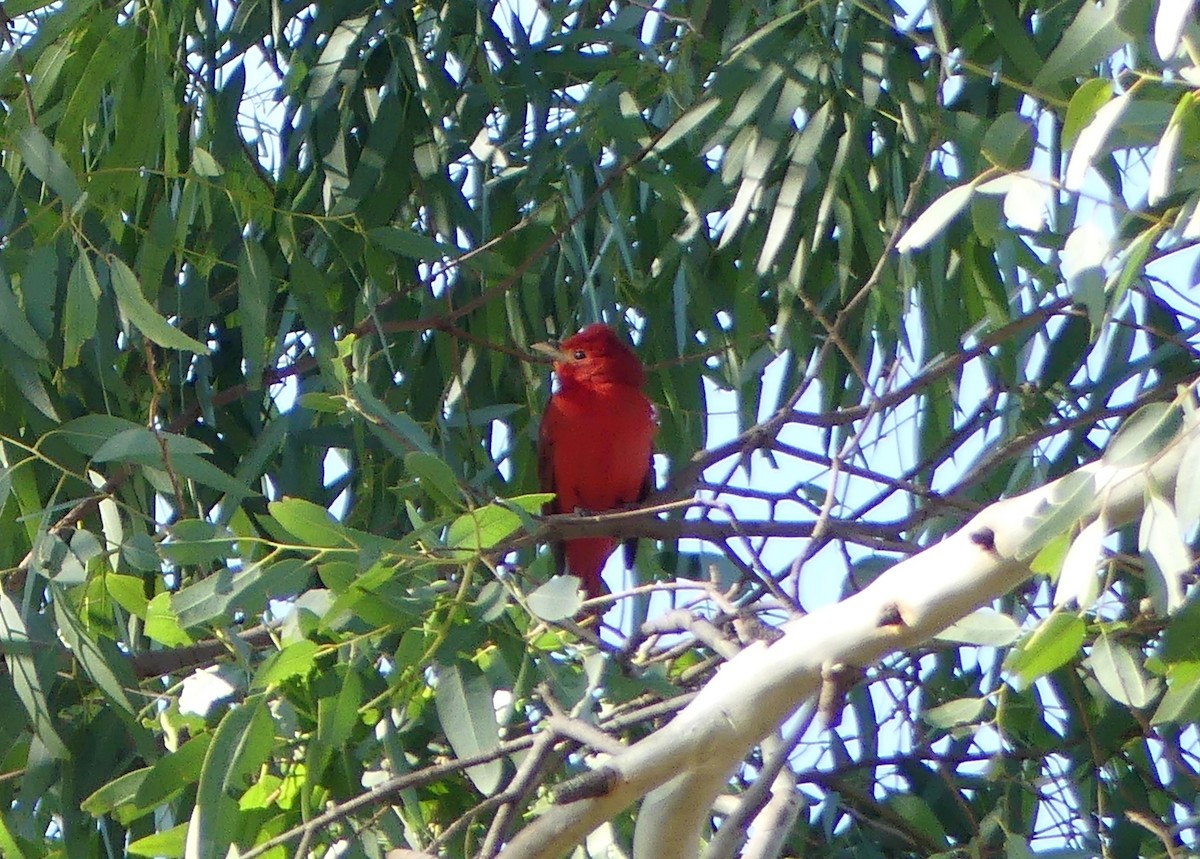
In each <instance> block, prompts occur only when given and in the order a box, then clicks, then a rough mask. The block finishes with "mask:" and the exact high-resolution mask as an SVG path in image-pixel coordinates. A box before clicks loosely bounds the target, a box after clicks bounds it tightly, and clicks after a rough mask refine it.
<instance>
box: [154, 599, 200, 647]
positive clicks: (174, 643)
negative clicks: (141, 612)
mask: <svg viewBox="0 0 1200 859" xmlns="http://www.w3.org/2000/svg"><path fill="white" fill-rule="evenodd" d="M171 596H172V595H171V594H170V593H168V592H166V591H164V592H163V593H160V594H155V596H154V598H153V599H152V600H150V603H149V605H147V606H146V635H147V636H149V637H150V638H152V639H154V640H155V641H157V642H158V643H159V644H163V645H166V646H167V647H184V646H186V645H188V644H191V643H192V637H191V636H190V635H188V634H187V632H185V631H184V629H183V627H182V626H180V625H179V617H178V615H176V614H175V611H174V610H173V609H172V608H171Z"/></svg>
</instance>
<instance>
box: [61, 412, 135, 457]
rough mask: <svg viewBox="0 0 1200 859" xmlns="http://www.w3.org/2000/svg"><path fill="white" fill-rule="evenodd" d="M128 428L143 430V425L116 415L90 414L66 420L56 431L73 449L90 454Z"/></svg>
mask: <svg viewBox="0 0 1200 859" xmlns="http://www.w3.org/2000/svg"><path fill="white" fill-rule="evenodd" d="M130 429H133V430H144V429H145V427H143V426H142V425H141V424H138V423H134V422H133V421H131V420H127V419H126V418H121V417H117V416H116V415H101V414H92V415H84V416H83V417H79V418H75V420H73V421H67V422H66V423H65V424H62V425H61V426H60V427H59V428H58V429H57V430H56V432H57V433H59V434H61V435H62V436H63V437H64V438H65V440H66V442H67V444H69V445H70V446H71V447H73V448H74V449H75V450H77V451H79V452H80V453H82V454H84V455H85V456H91V455H92V454H94V453H95V452H96V451H98V450H99V449H100V448H101V447H102V446H103V445H104V443H105V442H106V441H108V440H109V439H110V438H112V437H113V436H115V435H117V434H118V433H122V432H125V431H126V430H130Z"/></svg>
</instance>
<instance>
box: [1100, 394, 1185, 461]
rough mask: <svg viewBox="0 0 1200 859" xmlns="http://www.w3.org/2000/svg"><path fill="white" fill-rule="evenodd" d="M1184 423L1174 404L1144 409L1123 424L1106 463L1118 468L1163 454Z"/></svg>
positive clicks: (1151, 406) (1150, 406) (1106, 457)
mask: <svg viewBox="0 0 1200 859" xmlns="http://www.w3.org/2000/svg"><path fill="white" fill-rule="evenodd" d="M1182 424H1183V413H1182V412H1181V411H1180V410H1179V407H1178V406H1176V405H1175V404H1173V403H1150V404H1148V405H1145V406H1142V407H1141V408H1140V409H1138V410H1137V411H1136V412H1134V413H1133V414H1132V415H1130V416H1129V417H1128V418H1126V420H1125V422H1124V423H1122V424H1121V428H1120V429H1118V430H1117V432H1116V435H1114V436H1113V437H1112V440H1111V441H1109V443H1108V447H1107V448H1105V450H1104V463H1105V464H1106V465H1111V466H1113V467H1116V468H1123V467H1126V466H1131V465H1137V464H1138V463H1142V462H1147V461H1149V460H1150V459H1151V458H1153V457H1156V456H1158V455H1159V454H1161V453H1162V451H1163V449H1164V448H1165V447H1166V446H1167V443H1168V442H1169V441H1171V440H1172V439H1173V438H1175V436H1176V434H1177V433H1178V432H1179V428H1180V426H1181V425H1182Z"/></svg>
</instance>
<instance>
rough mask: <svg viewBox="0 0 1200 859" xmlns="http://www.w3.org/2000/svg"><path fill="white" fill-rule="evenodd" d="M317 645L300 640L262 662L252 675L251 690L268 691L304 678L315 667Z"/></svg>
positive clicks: (305, 639) (306, 640) (303, 639)
mask: <svg viewBox="0 0 1200 859" xmlns="http://www.w3.org/2000/svg"><path fill="white" fill-rule="evenodd" d="M317 653H318V648H317V643H316V642H315V641H309V640H308V639H307V638H302V639H300V640H299V641H293V642H292V643H291V644H289V645H288V646H287V647H285V648H283V650H279V651H276V652H275V653H272V654H271V655H270V656H268V657H267V658H266V659H264V660H263V663H262V665H260V666H259V667H258V671H256V672H255V673H254V680H253V682H252V683H251V684H250V688H251V689H268V688H270V687H272V686H275V685H277V684H279V683H282V682H283V681H285V680H291V679H292V678H293V677H300V678H304V677H307V676H308V675H309V673H310V672H311V671H312V670H313V668H314V667H316V664H317Z"/></svg>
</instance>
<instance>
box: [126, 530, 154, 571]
mask: <svg viewBox="0 0 1200 859" xmlns="http://www.w3.org/2000/svg"><path fill="white" fill-rule="evenodd" d="M121 557H122V558H123V559H124V560H125V563H127V564H128V565H129V566H131V567H133V568H134V569H135V570H138V571H140V572H143V573H153V572H156V571H158V570H161V569H162V557H161V556H160V555H159V554H158V544H157V543H155V542H154V538H153V537H151V536H150V535H149V534H145V533H141V532H139V533H137V534H131V535H130V536H129V537H127V538H126V539H125V541H124V542H123V543H121ZM139 582H140V580H139Z"/></svg>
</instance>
